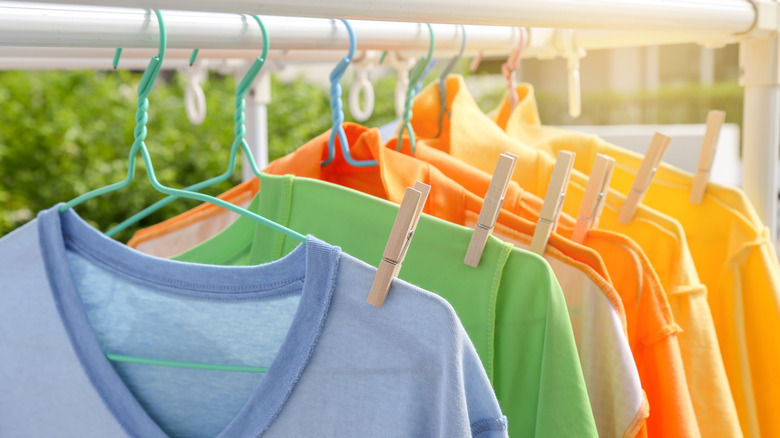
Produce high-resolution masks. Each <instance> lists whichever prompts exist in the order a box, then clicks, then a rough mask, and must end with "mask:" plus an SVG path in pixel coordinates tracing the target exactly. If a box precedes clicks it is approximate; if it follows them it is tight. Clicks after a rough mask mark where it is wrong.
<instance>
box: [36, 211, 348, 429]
mask: <svg viewBox="0 0 780 438" xmlns="http://www.w3.org/2000/svg"><path fill="white" fill-rule="evenodd" d="M38 227H39V232H40V236H41V238H40V246H41V252H42V255H43V258H44V263H45V265H46V273H47V277H48V280H49V284H50V286H51V290H52V293H53V295H54V300H55V302H56V305H57V310H58V312H59V315H60V318H61V320H62V323H63V325H64V326H65V329H66V331H67V333H68V337H69V338H70V342H71V345H72V347H73V349H74V350H75V352H76V354H77V356H78V358H79V361H80V362H81V366H82V368H83V370H84V372H85V374H86V375H87V376H88V377H89V380H90V382H91V383H92V386H93V387H94V388H95V390H96V391H97V393H98V394H99V395H100V397H101V399H102V400H103V403H104V404H105V405H106V407H107V408H108V410H109V411H110V412H111V413H112V414H113V416H114V417H115V419H116V420H117V421H118V422H119V424H120V425H121V426H122V427H123V429H124V430H125V431H126V432H127V433H128V435H130V436H133V437H144V438H156V437H160V438H165V437H167V435H166V434H165V432H164V431H163V430H162V429H161V428H160V427H159V425H157V423H156V422H155V421H154V420H153V419H152V418H151V417H150V416H149V414H148V413H147V412H146V411H145V410H144V409H143V407H142V406H141V405H140V403H139V402H138V400H137V399H136V398H135V397H134V396H133V394H132V393H131V392H130V390H129V389H128V387H127V386H126V384H125V383H124V382H123V381H122V379H121V378H120V377H119V375H118V374H117V373H116V371H115V370H114V368H113V367H112V365H111V364H110V362H109V361H108V359H107V358H106V356H105V354H104V352H103V351H102V349H101V347H100V344H99V342H98V339H97V336H96V335H95V332H94V329H93V328H92V326H91V324H90V322H89V320H88V318H87V314H86V311H85V309H84V305H83V302H82V301H81V298H80V296H79V293H78V290H77V289H76V287H75V281H74V279H73V277H72V273H71V270H70V267H69V263H68V260H67V257H66V250H67V249H72V250H74V251H77V252H78V253H79V254H81V255H83V256H85V257H87V258H88V259H89V260H90V261H92V262H93V263H96V264H99V265H100V266H101V267H102V268H105V269H108V270H109V271H110V272H112V273H113V274H114V275H117V276H121V277H123V278H124V279H126V280H128V281H132V282H134V283H138V284H142V285H146V286H150V287H153V288H155V289H156V290H159V291H162V292H168V293H174V294H179V295H184V296H189V297H198V298H200V299H206V300H215V301H218V300H226V299H237V298H249V297H252V298H257V299H262V298H263V297H270V296H273V294H274V289H275V288H276V287H279V286H280V285H284V284H287V283H289V282H293V281H301V280H303V289H302V292H301V299H300V302H299V304H298V309H297V310H296V313H295V316H294V317H293V322H292V324H291V326H290V328H289V330H288V332H287V335H286V337H285V339H284V342H283V343H282V346H281V348H280V349H279V351H278V352H277V355H276V357H275V358H274V360H273V361H272V362H271V364H270V365H269V366H268V370H267V371H266V375H265V377H264V378H263V379H262V381H261V382H260V384H259V385H258V387H257V388H256V389H255V391H254V392H253V394H252V396H251V397H250V398H249V400H247V402H246V403H245V405H244V406H243V407H242V409H241V410H240V411H239V413H238V414H237V415H236V416H235V417H234V419H233V420H232V421H231V422H230V424H228V425H227V426H226V427H225V429H224V430H223V431H222V432H221V433H220V434H219V435H218V437H228V436H247V435H249V436H259V435H260V434H262V433H263V432H264V431H265V430H267V429H268V427H270V425H271V423H272V422H273V420H274V419H275V418H276V416H277V415H278V414H279V412H280V411H281V410H282V408H283V406H284V404H285V402H286V401H287V399H288V398H289V396H290V394H291V393H292V391H293V389H294V386H295V384H296V383H297V381H298V379H299V378H300V375H301V374H302V372H303V370H304V368H305V367H306V365H307V363H308V361H309V358H310V357H311V354H312V352H313V350H314V348H315V346H316V343H317V340H318V339H319V335H320V333H321V331H322V327H323V324H324V322H325V318H326V317H327V312H328V309H329V305H330V302H331V298H332V296H333V291H334V288H335V287H334V286H335V278H336V271H337V268H338V261H339V254H340V249H339V248H338V247H334V246H331V245H328V244H326V243H324V242H322V241H319V240H317V239H315V238H313V237H311V236H307V240H306V242H305V243H303V244H301V245H299V246H298V247H297V248H296V249H294V250H293V251H292V252H291V253H289V254H288V255H286V256H285V257H283V258H281V259H279V260H276V261H273V262H271V263H267V264H262V265H256V266H214V265H202V264H195V263H187V262H178V261H172V260H167V259H161V258H157V257H153V256H149V255H146V254H143V253H141V252H139V251H136V250H134V249H132V248H130V247H127V246H125V245H123V244H121V243H119V242H116V241H114V240H112V239H110V238H108V237H106V236H104V235H103V234H102V233H101V232H100V231H98V230H96V229H95V228H93V227H92V226H90V225H89V224H87V223H86V222H85V221H84V220H83V219H81V218H80V217H79V216H78V215H77V214H76V213H75V212H74V211H73V210H72V209H69V210H66V211H65V212H62V213H60V212H59V205H56V206H54V207H52V208H50V209H48V210H45V211H43V212H41V213H40V214H39V216H38Z"/></svg>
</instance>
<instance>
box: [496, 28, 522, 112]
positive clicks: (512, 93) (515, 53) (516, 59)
mask: <svg viewBox="0 0 780 438" xmlns="http://www.w3.org/2000/svg"><path fill="white" fill-rule="evenodd" d="M518 29H519V30H520V41H519V42H518V44H517V46H515V48H513V49H512V51H511V52H510V53H509V57H508V58H507V60H506V62H504V64H503V65H502V66H501V73H502V74H503V75H504V78H505V79H506V90H507V98H508V99H509V107H510V108H511V109H515V107H516V106H517V104H518V103H519V102H520V96H518V95H517V82H516V78H515V77H516V72H517V68H518V67H519V66H520V60H521V59H522V58H523V49H524V48H525V43H526V40H527V39H528V31H527V30H526V29H525V28H523V27H519V28H518Z"/></svg>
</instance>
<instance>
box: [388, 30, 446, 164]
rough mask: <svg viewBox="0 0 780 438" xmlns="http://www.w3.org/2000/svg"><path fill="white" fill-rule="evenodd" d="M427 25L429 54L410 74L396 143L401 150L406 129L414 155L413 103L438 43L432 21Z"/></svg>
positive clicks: (397, 148) (418, 62)
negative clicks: (419, 82) (420, 81)
mask: <svg viewBox="0 0 780 438" xmlns="http://www.w3.org/2000/svg"><path fill="white" fill-rule="evenodd" d="M425 24H426V26H428V32H429V33H430V45H429V46H428V54H427V55H425V56H423V57H422V58H420V60H419V61H417V64H416V65H415V66H414V68H413V69H412V73H411V74H410V75H409V86H408V87H407V89H406V102H405V105H404V114H403V117H402V118H401V126H399V127H398V134H397V137H398V140H397V143H396V147H395V149H396V150H397V151H400V150H401V146H402V145H403V134H404V130H406V132H407V133H408V134H409V145H410V146H411V148H412V155H414V153H415V139H414V130H412V123H411V122H412V103H413V101H414V96H415V94H416V93H415V87H416V85H417V82H418V81H419V80H420V79H422V77H423V74H424V72H425V68H426V67H427V66H428V63H429V62H430V60H431V58H432V57H433V46H434V45H435V43H436V39H435V37H434V35H433V27H431V25H430V23H425Z"/></svg>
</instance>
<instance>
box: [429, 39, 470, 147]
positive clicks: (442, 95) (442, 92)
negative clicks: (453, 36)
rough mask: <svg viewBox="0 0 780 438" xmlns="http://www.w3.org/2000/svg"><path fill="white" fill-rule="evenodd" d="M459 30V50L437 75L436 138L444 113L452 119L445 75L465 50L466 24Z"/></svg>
mask: <svg viewBox="0 0 780 438" xmlns="http://www.w3.org/2000/svg"><path fill="white" fill-rule="evenodd" d="M460 30H461V32H463V40H462V41H461V43H460V52H458V54H457V55H455V57H453V58H452V59H450V62H448V63H447V65H446V66H445V67H444V70H442V72H441V75H440V76H439V104H440V106H441V108H440V109H439V129H438V131H436V138H439V137H440V136H441V128H442V123H444V114H447V117H448V118H450V119H452V114H450V109H449V108H447V76H449V75H450V73H452V69H453V68H455V65H456V64H457V63H458V61H460V58H462V57H463V51H464V50H466V26H464V25H462V24H461V25H460Z"/></svg>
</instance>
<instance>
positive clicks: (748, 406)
mask: <svg viewBox="0 0 780 438" xmlns="http://www.w3.org/2000/svg"><path fill="white" fill-rule="evenodd" d="M518 92H519V93H520V94H521V96H523V99H522V102H521V104H520V105H518V107H517V108H516V109H515V111H512V112H510V111H509V108H508V105H504V106H502V109H501V110H500V111H499V114H500V115H499V120H501V119H505V120H506V125H505V126H506V132H507V133H508V134H509V135H510V136H512V137H514V138H517V139H519V140H521V141H522V142H524V143H526V144H529V145H531V146H533V147H536V148H538V149H539V150H544V151H546V152H548V153H549V154H556V153H557V152H558V151H560V150H564V149H565V150H571V151H574V152H576V154H577V158H576V161H575V167H577V168H579V169H583V168H589V167H590V166H591V164H592V160H593V157H594V156H595V154H596V153H603V154H607V155H609V156H612V157H613V158H615V160H616V166H615V171H614V174H613V176H612V181H611V184H610V185H611V187H612V188H615V189H617V190H619V191H621V192H623V193H626V192H627V191H628V190H630V187H631V184H632V183H633V180H634V177H635V175H636V172H637V169H638V168H639V165H640V163H641V160H642V156H641V155H639V154H636V153H633V152H630V151H627V150H624V149H621V148H619V147H618V146H615V145H612V144H609V143H607V142H605V141H604V140H602V139H600V138H598V137H595V136H591V135H585V134H579V133H574V132H568V131H564V130H561V129H557V128H552V127H546V126H542V125H541V123H540V121H539V116H538V111H537V108H536V102H535V100H534V97H533V88H531V87H530V86H528V85H525V84H524V85H521V86H519V87H518ZM692 184H693V177H692V175H690V174H688V173H686V172H684V171H681V170H679V169H677V168H674V167H672V166H669V165H666V164H663V165H661V166H660V167H659V169H658V171H657V173H656V175H655V178H654V179H653V183H652V184H651V186H650V188H649V190H648V191H647V194H646V196H645V198H644V201H643V203H644V204H646V205H648V206H650V207H652V208H655V209H658V210H659V211H662V212H665V213H667V214H670V215H673V216H674V217H676V218H677V219H678V220H679V221H680V223H681V224H682V226H683V228H684V229H685V234H686V237H687V240H688V243H689V246H690V248H691V253H692V255H693V259H694V262H695V264H696V267H697V270H698V273H699V275H700V277H701V279H702V281H703V282H704V284H705V285H706V286H707V289H708V291H709V294H708V295H709V300H708V301H709V306H710V309H711V311H712V313H711V315H712V318H713V319H714V327H715V330H716V331H717V338H718V341H719V343H720V351H721V353H722V360H723V362H724V364H725V372H726V374H727V375H728V380H729V383H730V386H731V390H732V394H733V400H734V401H735V402H736V410H737V412H738V414H739V422H740V423H741V425H742V431H743V433H744V435H745V436H749V437H755V436H759V435H762V436H780V416H778V415H777V412H778V411H779V410H780V400H778V399H777V397H774V396H773V394H777V393H778V392H780V376H778V373H777V372H776V370H775V364H777V363H778V361H779V360H780V339H777V337H776V336H774V334H776V333H778V330H780V305H779V304H778V298H780V283H778V278H779V277H778V273H780V267H778V263H777V258H776V257H775V252H774V248H773V245H772V243H771V240H770V239H769V238H768V235H769V232H768V230H767V229H766V228H765V227H764V226H763V225H761V222H760V219H759V218H758V215H757V214H756V213H755V210H754V209H753V207H752V206H751V205H750V203H749V201H748V200H747V197H746V196H745V194H744V192H742V191H741V190H739V189H736V188H732V187H724V186H721V185H718V184H714V183H709V184H708V187H707V191H706V193H705V196H704V199H703V201H702V202H701V203H700V204H693V203H691V202H690V201H689V196H690V191H691V186H692ZM748 291H749V292H748ZM690 304H691V308H690V309H688V311H689V312H692V313H691V314H690V317H692V318H696V317H697V315H696V314H695V313H693V311H696V310H698V312H699V315H698V317H699V318H700V320H699V321H697V322H698V324H699V325H697V326H696V327H699V328H700V329H701V330H702V331H703V330H704V328H703V327H701V325H700V324H704V323H709V319H710V317H709V315H703V312H704V307H703V306H701V305H699V306H698V307H695V308H694V307H693V301H691V303H690ZM675 316H676V317H677V313H675ZM678 322H681V318H678ZM683 328H684V329H686V328H685V326H684V327H683ZM698 345H699V347H700V348H699V349H698V350H697V351H695V352H693V353H696V354H697V355H698V356H699V357H700V358H701V357H703V356H705V355H707V354H708V353H709V355H710V356H712V357H713V362H712V363H711V364H710V366H709V367H703V368H702V367H697V368H695V369H694V371H695V373H696V375H695V376H694V375H691V374H692V373H689V382H691V385H692V386H693V388H692V393H693V396H694V406H697V405H699V404H700V405H701V408H702V409H697V410H696V414H697V416H700V417H701V418H699V421H700V424H702V423H706V424H707V425H708V429H707V430H705V429H704V428H703V429H702V432H703V433H704V435H705V436H729V437H731V436H735V435H734V433H735V432H734V431H733V430H732V429H733V428H734V426H733V425H732V424H733V423H734V421H735V419H734V415H733V413H732V410H731V408H730V406H729V404H728V403H726V400H724V399H723V398H724V397H725V396H726V393H725V389H726V388H725V385H722V384H721V385H718V386H715V383H714V382H719V381H720V380H719V379H718V377H720V376H714V375H712V374H714V371H716V370H717V371H718V374H720V372H719V371H720V367H717V368H716V364H715V362H714V356H715V351H713V350H714V349H711V348H709V349H704V348H703V344H701V343H699V344H698ZM686 365H687V362H686ZM702 369H705V370H709V371H710V373H711V374H710V375H706V373H705V375H701V372H700V371H699V370H702ZM693 379H697V380H698V381H696V380H693ZM714 390H720V394H719V393H715V392H714ZM716 400H719V401H721V403H719V404H718V405H716V404H715V403H714V402H715V401H716ZM705 415H706V416H705ZM729 427H731V429H729Z"/></svg>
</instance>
